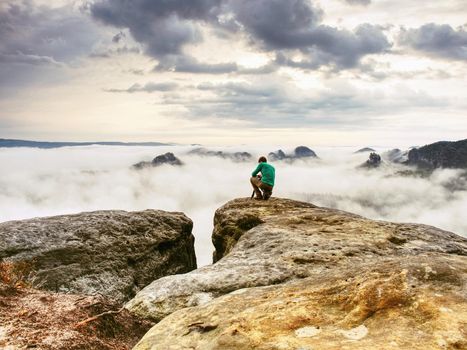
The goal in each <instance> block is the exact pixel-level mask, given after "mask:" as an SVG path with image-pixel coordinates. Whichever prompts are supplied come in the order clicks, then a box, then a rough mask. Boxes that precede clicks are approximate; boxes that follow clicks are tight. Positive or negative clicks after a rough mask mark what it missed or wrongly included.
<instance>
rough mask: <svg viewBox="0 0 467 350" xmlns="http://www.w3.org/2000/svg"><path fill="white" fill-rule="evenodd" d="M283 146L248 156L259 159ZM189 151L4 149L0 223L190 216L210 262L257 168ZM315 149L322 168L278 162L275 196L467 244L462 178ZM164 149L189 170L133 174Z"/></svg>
mask: <svg viewBox="0 0 467 350" xmlns="http://www.w3.org/2000/svg"><path fill="white" fill-rule="evenodd" d="M310 146H311V145H310ZM277 148H278V146H268V147H264V148H263V149H256V150H250V151H252V152H253V154H254V156H255V157H256V156H258V155H260V154H267V153H268V152H269V151H273V150H276V149H277ZM190 149H191V148H190V147H181V146H172V147H102V146H101V147H98V146H90V147H78V148H63V149H54V150H38V149H9V150H7V149H3V150H0V151H1V152H0V162H1V163H2V164H8V167H6V168H5V170H4V172H3V173H2V177H1V178H0V221H6V220H13V219H22V218H29V217H36V216H47V215H56V214H64V213H75V212H81V211H90V210H102V209H124V210H142V209H147V208H155V209H163V210H170V211H183V212H185V213H186V214H187V215H188V216H189V217H191V218H192V219H193V220H194V234H195V236H196V249H197V255H198V260H199V262H200V264H201V265H204V264H208V263H210V261H211V252H212V249H213V247H212V246H211V240H210V236H211V232H212V218H213V215H214V211H215V209H217V208H218V207H219V206H221V205H222V204H224V203H225V202H227V201H229V200H231V199H233V198H237V197H248V196H250V194H251V187H250V185H249V182H248V179H249V176H250V173H251V171H252V170H253V169H254V167H255V165H256V164H254V162H252V163H251V164H249V163H235V162H232V161H229V160H224V159H220V158H209V157H207V158H203V157H200V156H195V155H188V154H187V153H188V151H189V150H190ZM216 150H217V149H216ZM219 150H220V149H219ZM223 150H224V151H237V150H242V151H244V150H245V149H237V148H236V149H232V148H229V149H223ZM314 150H315V151H317V153H318V155H319V156H320V158H321V160H316V161H297V162H295V163H287V162H282V163H281V162H276V163H274V165H275V167H276V174H277V178H276V188H275V190H274V195H275V196H278V197H287V198H294V199H298V200H306V201H310V202H312V203H315V204H318V205H323V206H329V207H334V208H339V209H342V210H347V211H351V212H354V213H357V214H360V215H363V216H366V217H369V218H373V219H383V220H389V221H398V222H416V223H424V224H429V225H435V226H438V227H440V228H443V229H446V230H450V231H453V232H456V233H458V234H461V235H464V236H467V223H466V222H465V219H464V218H465V212H466V210H467V184H466V180H465V178H462V177H460V172H459V171H456V170H441V171H437V172H435V173H434V174H433V175H432V176H431V177H429V178H416V177H403V176H400V175H397V174H396V172H397V171H398V170H400V167H395V166H389V165H388V166H387V167H385V168H383V169H380V170H374V171H364V170H357V169H356V166H357V165H359V164H361V163H362V162H363V161H364V160H365V159H366V158H367V156H368V155H366V154H357V155H356V154H353V152H354V151H355V149H353V148H352V149H350V148H340V149H336V148H323V149H320V148H318V149H314ZM166 151H172V152H174V153H175V155H176V156H178V157H179V158H180V159H181V160H182V161H183V162H184V163H185V165H184V166H183V167H172V166H161V167H157V168H149V169H143V170H141V171H135V170H132V169H131V168H130V166H131V165H132V164H134V163H136V162H139V161H143V160H150V159H152V158H154V157H155V156H156V155H159V154H161V153H164V152H166ZM285 151H291V150H288V149H285ZM226 184H228V185H227V186H226Z"/></svg>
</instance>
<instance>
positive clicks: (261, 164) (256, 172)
mask: <svg viewBox="0 0 467 350" xmlns="http://www.w3.org/2000/svg"><path fill="white" fill-rule="evenodd" d="M262 168H263V163H259V164H258V166H257V167H256V169H255V170H254V171H253V172H252V173H251V176H253V177H255V176H256V175H258V173H259V172H260V171H261V169H262Z"/></svg>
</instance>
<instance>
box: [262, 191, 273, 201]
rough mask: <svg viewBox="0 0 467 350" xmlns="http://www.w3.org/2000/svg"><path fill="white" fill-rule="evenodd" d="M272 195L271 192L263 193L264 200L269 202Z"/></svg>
mask: <svg viewBox="0 0 467 350" xmlns="http://www.w3.org/2000/svg"><path fill="white" fill-rule="evenodd" d="M271 195H272V193H269V192H266V193H263V199H264V200H265V201H267V200H268V199H269V198H270V197H271Z"/></svg>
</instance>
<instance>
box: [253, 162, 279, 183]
mask: <svg viewBox="0 0 467 350" xmlns="http://www.w3.org/2000/svg"><path fill="white" fill-rule="evenodd" d="M259 172H261V175H262V176H263V177H262V179H261V181H262V182H264V183H265V184H267V185H269V186H274V178H275V177H276V170H275V169H274V167H273V166H272V165H271V164H268V163H259V164H258V166H257V167H256V169H255V171H253V172H252V173H251V176H256V175H258V173H259Z"/></svg>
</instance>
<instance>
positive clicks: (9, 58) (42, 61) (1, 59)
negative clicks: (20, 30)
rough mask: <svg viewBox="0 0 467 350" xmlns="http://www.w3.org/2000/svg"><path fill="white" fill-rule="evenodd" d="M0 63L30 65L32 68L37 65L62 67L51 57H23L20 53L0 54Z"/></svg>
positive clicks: (61, 64)
mask: <svg viewBox="0 0 467 350" xmlns="http://www.w3.org/2000/svg"><path fill="white" fill-rule="evenodd" d="M0 63H17V64H30V65H34V66H39V65H52V66H58V67H62V66H63V63H61V62H57V61H55V60H54V59H53V58H52V57H48V56H38V55H25V54H23V53H22V52H17V53H16V54H2V53H0Z"/></svg>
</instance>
